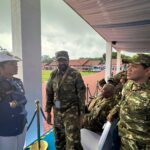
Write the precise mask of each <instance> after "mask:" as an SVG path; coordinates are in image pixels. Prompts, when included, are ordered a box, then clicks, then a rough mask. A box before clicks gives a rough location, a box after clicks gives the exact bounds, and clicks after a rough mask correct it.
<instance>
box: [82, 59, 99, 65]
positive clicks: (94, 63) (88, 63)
mask: <svg viewBox="0 0 150 150" xmlns="http://www.w3.org/2000/svg"><path fill="white" fill-rule="evenodd" d="M100 64H101V61H100V60H88V62H86V63H85V64H84V65H85V66H97V65H100Z"/></svg>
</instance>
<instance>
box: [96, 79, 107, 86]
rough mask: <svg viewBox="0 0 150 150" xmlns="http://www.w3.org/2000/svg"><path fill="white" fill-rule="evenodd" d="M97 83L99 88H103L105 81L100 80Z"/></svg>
mask: <svg viewBox="0 0 150 150" xmlns="http://www.w3.org/2000/svg"><path fill="white" fill-rule="evenodd" d="M98 83H99V85H100V86H101V87H103V86H104V85H105V84H106V81H105V79H101V80H99V81H98Z"/></svg>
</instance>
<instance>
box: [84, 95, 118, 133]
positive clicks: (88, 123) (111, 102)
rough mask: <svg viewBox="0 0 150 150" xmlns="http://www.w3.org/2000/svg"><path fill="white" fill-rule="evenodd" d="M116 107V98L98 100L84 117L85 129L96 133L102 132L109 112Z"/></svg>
mask: <svg viewBox="0 0 150 150" xmlns="http://www.w3.org/2000/svg"><path fill="white" fill-rule="evenodd" d="M115 105H116V101H115V99H114V97H110V98H102V97H100V98H98V99H96V102H95V104H94V106H93V108H92V109H91V111H90V112H89V113H88V114H85V115H84V117H83V121H84V127H85V128H87V129H89V130H92V131H94V132H101V131H102V127H103V125H104V123H105V122H106V117H107V115H108V114H109V111H110V110H111V109H112V108H113V107H114V106H115Z"/></svg>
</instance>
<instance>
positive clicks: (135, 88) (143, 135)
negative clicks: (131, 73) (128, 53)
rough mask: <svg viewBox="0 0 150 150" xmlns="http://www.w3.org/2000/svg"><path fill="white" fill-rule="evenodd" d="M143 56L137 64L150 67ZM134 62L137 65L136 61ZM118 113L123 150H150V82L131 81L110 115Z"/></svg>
mask: <svg viewBox="0 0 150 150" xmlns="http://www.w3.org/2000/svg"><path fill="white" fill-rule="evenodd" d="M143 56H144V55H139V56H138V57H137V58H138V59H137V64H138V63H139V64H140V63H141V62H142V63H144V65H148V66H150V64H149V63H150V59H145V57H143ZM139 58H140V59H139ZM146 58H147V57H146ZM134 61H135V62H134V63H136V59H135V60H134ZM148 66H147V67H148ZM117 112H119V116H120V121H119V123H118V128H119V135H120V136H121V149H122V150H150V81H149V80H148V81H147V82H145V83H142V84H138V83H136V82H134V81H132V80H129V81H128V82H127V83H126V85H125V86H124V88H123V91H122V100H121V101H120V103H119V104H117V105H116V106H115V108H114V109H113V110H111V112H110V113H111V114H112V115H114V114H116V113H117Z"/></svg>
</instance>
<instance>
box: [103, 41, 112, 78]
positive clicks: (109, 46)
mask: <svg viewBox="0 0 150 150" xmlns="http://www.w3.org/2000/svg"><path fill="white" fill-rule="evenodd" d="M111 62H112V43H111V42H107V43H106V69H105V80H106V81H107V79H108V78H109V77H110V76H111V71H112V69H111V68H112V66H111V64H112V63H111Z"/></svg>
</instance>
